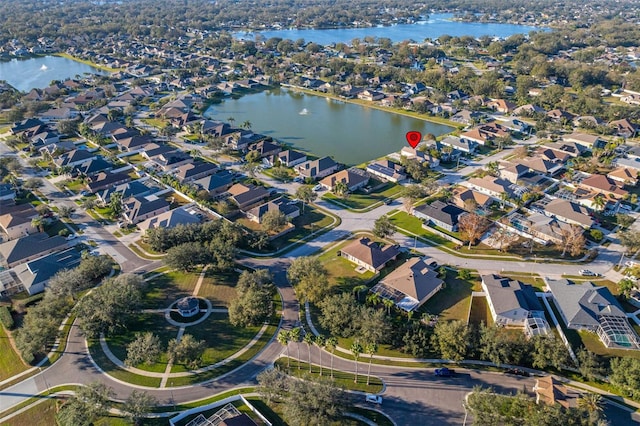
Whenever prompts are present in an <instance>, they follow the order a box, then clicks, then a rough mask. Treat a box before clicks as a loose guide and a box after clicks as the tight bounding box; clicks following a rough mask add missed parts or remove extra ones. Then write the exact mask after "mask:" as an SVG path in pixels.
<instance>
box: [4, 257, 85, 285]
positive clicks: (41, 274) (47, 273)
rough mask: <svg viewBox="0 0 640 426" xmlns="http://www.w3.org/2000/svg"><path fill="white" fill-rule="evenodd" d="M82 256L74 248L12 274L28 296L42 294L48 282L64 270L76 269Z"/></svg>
mask: <svg viewBox="0 0 640 426" xmlns="http://www.w3.org/2000/svg"><path fill="white" fill-rule="evenodd" d="M81 259H82V256H81V254H80V252H79V251H78V250H76V249H75V248H69V249H66V250H63V251H59V252H54V253H51V254H48V255H46V256H44V257H41V258H39V259H35V260H32V261H29V262H26V263H23V264H21V265H18V266H16V267H15V268H14V273H15V274H16V276H17V277H18V279H19V280H20V282H21V283H22V287H23V289H24V290H26V291H27V292H28V293H29V294H30V295H34V294H37V293H42V292H43V291H44V289H45V287H46V285H47V284H48V283H49V280H50V279H51V278H52V277H53V276H54V275H55V274H57V273H58V272H60V271H62V270H64V269H74V268H76V267H77V266H78V265H79V264H80V261H81Z"/></svg>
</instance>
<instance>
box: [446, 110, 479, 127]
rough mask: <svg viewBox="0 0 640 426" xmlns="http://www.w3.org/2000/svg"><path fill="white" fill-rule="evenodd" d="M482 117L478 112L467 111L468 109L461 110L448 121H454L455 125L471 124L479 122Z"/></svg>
mask: <svg viewBox="0 0 640 426" xmlns="http://www.w3.org/2000/svg"><path fill="white" fill-rule="evenodd" d="M482 117H483V114H482V113H481V112H478V111H469V110H468V109H463V110H460V111H458V112H457V113H456V114H454V115H453V116H452V117H451V118H450V120H451V121H455V122H456V123H462V124H473V123H477V122H478V121H480V120H481V119H482Z"/></svg>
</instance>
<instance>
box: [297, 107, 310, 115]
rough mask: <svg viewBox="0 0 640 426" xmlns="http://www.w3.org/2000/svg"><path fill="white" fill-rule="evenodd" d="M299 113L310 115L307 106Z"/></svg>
mask: <svg viewBox="0 0 640 426" xmlns="http://www.w3.org/2000/svg"><path fill="white" fill-rule="evenodd" d="M298 114H300V115H308V114H309V110H308V109H306V108H302V111H300V112H299V113H298Z"/></svg>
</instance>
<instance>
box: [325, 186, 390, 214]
mask: <svg viewBox="0 0 640 426" xmlns="http://www.w3.org/2000/svg"><path fill="white" fill-rule="evenodd" d="M377 184H378V183H374V185H377ZM401 191H402V186H401V185H397V184H395V183H387V184H385V185H384V186H382V187H381V188H380V189H377V190H375V191H372V192H370V193H369V194H365V193H364V192H362V191H360V190H358V191H356V192H354V193H352V194H349V196H348V197H347V198H340V197H337V196H335V195H333V194H332V193H330V192H327V193H326V194H324V195H323V196H322V198H324V199H325V200H328V201H331V202H334V203H336V204H339V205H340V204H342V205H345V206H347V207H348V208H350V209H355V210H358V209H366V208H368V207H371V206H373V205H374V204H376V203H379V202H382V201H383V200H385V199H387V198H393V197H396V196H397V195H398V194H400V192H401Z"/></svg>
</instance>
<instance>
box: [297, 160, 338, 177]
mask: <svg viewBox="0 0 640 426" xmlns="http://www.w3.org/2000/svg"><path fill="white" fill-rule="evenodd" d="M338 167H339V165H338V163H336V162H335V161H333V158H331V157H322V158H318V159H317V160H310V161H305V162H304V163H302V164H300V165H298V166H297V167H296V170H297V172H298V173H299V174H300V175H301V176H302V177H305V178H312V179H322V178H323V177H326V176H329V175H330V174H331V173H334V172H335V171H336V170H338Z"/></svg>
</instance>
